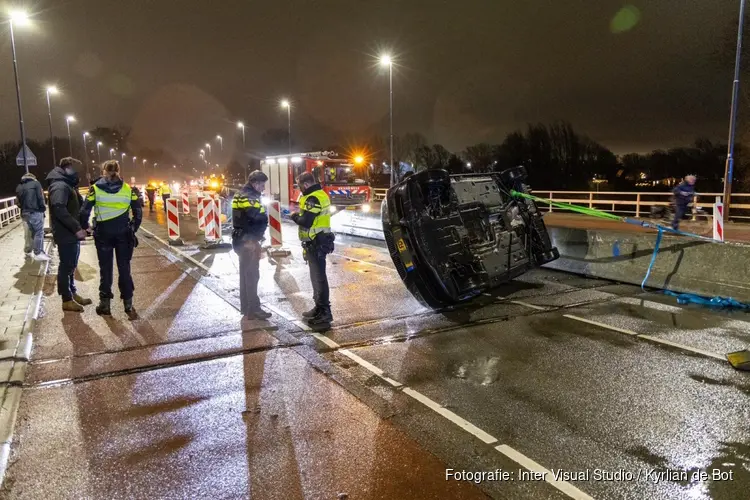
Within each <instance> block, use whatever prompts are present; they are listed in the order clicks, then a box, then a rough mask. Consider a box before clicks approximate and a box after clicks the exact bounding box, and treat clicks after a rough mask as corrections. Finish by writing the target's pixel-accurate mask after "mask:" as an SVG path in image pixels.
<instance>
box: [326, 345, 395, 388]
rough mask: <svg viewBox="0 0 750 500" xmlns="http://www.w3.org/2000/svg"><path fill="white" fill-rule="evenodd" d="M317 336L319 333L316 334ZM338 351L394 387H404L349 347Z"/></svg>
mask: <svg viewBox="0 0 750 500" xmlns="http://www.w3.org/2000/svg"><path fill="white" fill-rule="evenodd" d="M321 337H322V335H321ZM316 338H317V335H316ZM328 340H330V341H331V342H333V340H331V339H328ZM333 343H334V344H335V342H333ZM338 353H339V354H343V355H344V356H346V357H347V358H349V359H351V360H352V361H355V362H357V363H359V364H360V365H361V366H363V367H364V368H366V369H368V370H370V371H371V372H372V373H374V374H375V375H377V376H378V377H380V378H382V379H383V380H385V381H386V382H388V383H389V384H391V385H392V386H393V387H402V386H403V384H402V383H401V382H397V381H395V380H393V379H392V378H388V377H386V376H385V372H384V371H383V370H381V369H380V368H378V367H377V366H375V365H373V364H372V363H370V362H369V361H365V360H364V359H362V358H360V357H359V356H357V355H356V354H354V353H353V352H352V351H350V350H349V349H339V350H338Z"/></svg>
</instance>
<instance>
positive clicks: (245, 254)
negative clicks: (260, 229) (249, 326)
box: [233, 240, 262, 314]
mask: <svg viewBox="0 0 750 500" xmlns="http://www.w3.org/2000/svg"><path fill="white" fill-rule="evenodd" d="M233 247H234V251H235V252H237V257H239V259H240V312H242V314H248V313H251V312H253V311H259V310H260V299H259V298H258V280H260V257H261V252H262V250H261V248H260V242H258V241H253V240H241V241H237V242H233Z"/></svg>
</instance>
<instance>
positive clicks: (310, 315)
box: [302, 306, 318, 318]
mask: <svg viewBox="0 0 750 500" xmlns="http://www.w3.org/2000/svg"><path fill="white" fill-rule="evenodd" d="M316 314H318V306H315V307H313V308H312V309H310V310H309V311H305V312H303V313H302V317H303V318H313V317H315V315H316Z"/></svg>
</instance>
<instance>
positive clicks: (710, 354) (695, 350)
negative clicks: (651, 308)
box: [638, 335, 727, 361]
mask: <svg viewBox="0 0 750 500" xmlns="http://www.w3.org/2000/svg"><path fill="white" fill-rule="evenodd" d="M638 337H640V338H642V339H646V340H650V341H651V342H656V343H657V344H664V345H668V346H671V347H675V348H677V349H682V350H683V351H689V352H693V353H695V354H700V355H701V356H706V357H708V358H713V359H718V360H719V361H726V360H727V358H726V356H722V355H721V354H716V353H713V352H710V351H704V350H703V349H698V348H697V347H690V346H689V345H684V344H678V343H677V342H672V341H671V340H666V339H660V338H657V337H652V336H651V335H639V336H638Z"/></svg>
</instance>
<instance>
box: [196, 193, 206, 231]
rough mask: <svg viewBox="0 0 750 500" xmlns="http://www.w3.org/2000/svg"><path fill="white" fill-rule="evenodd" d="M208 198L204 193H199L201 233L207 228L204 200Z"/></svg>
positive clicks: (199, 224) (199, 226)
mask: <svg viewBox="0 0 750 500" xmlns="http://www.w3.org/2000/svg"><path fill="white" fill-rule="evenodd" d="M205 200H206V199H205V198H204V197H203V195H202V194H200V193H198V209H197V210H198V213H197V215H198V232H199V233H201V232H202V231H203V230H204V229H206V213H205V210H204V204H203V202H204V201H205Z"/></svg>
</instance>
